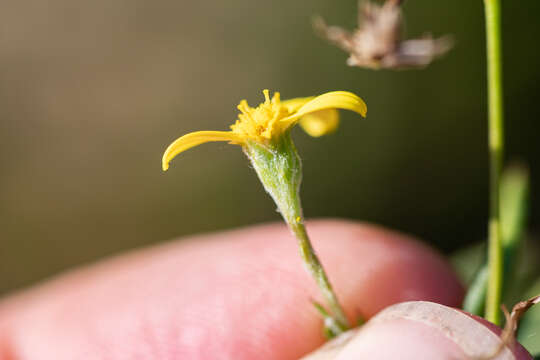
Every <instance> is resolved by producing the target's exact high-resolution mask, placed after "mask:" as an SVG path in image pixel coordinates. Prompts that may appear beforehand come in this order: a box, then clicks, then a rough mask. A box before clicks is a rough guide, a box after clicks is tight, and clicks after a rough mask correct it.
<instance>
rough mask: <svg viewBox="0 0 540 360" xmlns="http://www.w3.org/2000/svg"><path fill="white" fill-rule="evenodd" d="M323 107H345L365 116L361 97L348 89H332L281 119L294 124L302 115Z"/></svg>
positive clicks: (364, 105)
mask: <svg viewBox="0 0 540 360" xmlns="http://www.w3.org/2000/svg"><path fill="white" fill-rule="evenodd" d="M324 109H345V110H351V111H354V112H356V113H358V114H360V115H362V116H364V117H365V116H366V113H367V106H366V104H365V103H364V101H363V100H362V99H360V98H359V97H358V96H356V95H355V94H353V93H351V92H348V91H332V92H329V93H326V94H323V95H320V96H317V97H316V98H314V99H312V100H311V101H308V102H307V103H305V104H304V105H302V106H301V107H300V108H298V111H297V112H296V113H295V114H292V115H290V116H288V117H286V118H283V119H282V120H281V121H283V122H285V123H286V126H292V125H294V124H295V123H296V122H297V121H298V120H299V119H300V118H301V117H302V116H304V115H307V114H309V113H312V112H315V111H319V110H324Z"/></svg>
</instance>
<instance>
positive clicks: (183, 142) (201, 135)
mask: <svg viewBox="0 0 540 360" xmlns="http://www.w3.org/2000/svg"><path fill="white" fill-rule="evenodd" d="M210 141H231V142H234V143H241V142H242V140H241V139H239V138H238V136H236V135H234V134H233V133H232V132H231V131H195V132H192V133H189V134H186V135H184V136H181V137H179V138H178V139H176V140H175V141H174V142H173V143H172V144H171V145H169V147H168V148H167V150H165V153H164V154H163V158H162V160H161V164H162V167H163V171H166V170H167V169H168V168H169V163H170V162H171V160H172V159H174V157H175V156H176V155H178V154H180V153H181V152H183V151H186V150H188V149H191V148H192V147H194V146H197V145H201V144H204V143H206V142H210Z"/></svg>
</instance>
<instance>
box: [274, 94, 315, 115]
mask: <svg viewBox="0 0 540 360" xmlns="http://www.w3.org/2000/svg"><path fill="white" fill-rule="evenodd" d="M313 99H315V96H309V97H302V98H294V99H289V100H283V101H282V102H281V105H283V106H285V107H286V108H287V110H289V113H291V114H292V113H295V112H297V111H298V109H300V108H301V107H302V106H304V105H305V104H306V103H307V102H308V101H311V100H313Z"/></svg>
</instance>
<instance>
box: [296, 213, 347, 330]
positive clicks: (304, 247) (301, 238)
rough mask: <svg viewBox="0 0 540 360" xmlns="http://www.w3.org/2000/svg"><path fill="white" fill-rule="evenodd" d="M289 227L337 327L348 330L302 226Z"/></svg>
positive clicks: (299, 224) (324, 273) (343, 315)
mask: <svg viewBox="0 0 540 360" xmlns="http://www.w3.org/2000/svg"><path fill="white" fill-rule="evenodd" d="M289 225H290V227H291V230H292V231H293V232H294V235H295V236H296V238H297V239H298V245H299V246H300V255H301V256H302V260H303V261H304V264H305V265H306V267H307V270H308V271H309V273H310V274H311V276H312V277H313V278H314V279H315V281H316V282H317V285H318V286H319V289H320V290H321V292H322V294H323V296H324V298H325V300H326V303H327V304H328V306H329V308H330V311H331V312H332V314H333V315H334V317H335V319H336V320H337V321H338V322H339V325H341V327H342V328H343V330H345V329H348V328H349V327H350V325H349V321H348V320H347V317H346V316H345V313H344V311H343V309H342V308H341V305H340V304H339V301H338V299H337V297H336V294H335V293H334V290H333V289H332V284H330V281H329V280H328V276H327V275H326V272H325V271H324V268H323V266H322V265H321V262H320V261H319V258H318V257H317V254H316V253H315V250H314V249H313V246H311V242H310V241H309V238H308V235H307V232H306V228H305V226H304V224H303V223H301V222H296V221H295V222H289Z"/></svg>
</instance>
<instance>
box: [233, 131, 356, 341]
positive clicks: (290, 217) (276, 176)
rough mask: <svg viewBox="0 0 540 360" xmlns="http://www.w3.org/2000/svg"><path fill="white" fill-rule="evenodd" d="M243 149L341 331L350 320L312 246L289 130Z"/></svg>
mask: <svg viewBox="0 0 540 360" xmlns="http://www.w3.org/2000/svg"><path fill="white" fill-rule="evenodd" d="M244 152H245V153H246V155H247V156H248V158H249V159H250V160H251V164H252V165H253V168H254V169H255V171H256V172H257V175H258V176H259V179H260V180H261V182H262V184H263V186H264V188H265V190H266V191H267V192H268V193H269V194H270V196H271V197H272V199H274V202H275V203H276V205H277V207H278V209H279V212H280V213H281V215H282V216H283V219H284V220H285V222H286V223H287V225H288V226H289V228H290V229H291V231H292V232H293V234H294V235H295V237H296V239H297V241H298V244H299V247H300V255H301V256H302V260H303V261H304V265H305V267H306V269H307V270H308V272H309V273H310V274H311V276H312V277H313V279H314V280H315V282H316V283H317V286H318V287H319V289H320V290H321V292H322V295H323V297H324V299H325V302H326V305H327V306H328V308H329V309H330V313H331V314H330V315H331V316H332V318H333V320H334V321H333V323H335V324H336V326H335V328H338V329H341V331H344V330H347V329H348V328H349V327H350V326H349V322H348V321H347V318H346V316H345V313H344V312H343V309H342V307H341V305H340V304H339V302H338V300H337V296H336V295H335V293H334V290H333V289H332V285H331V284H330V281H329V280H328V276H327V275H326V272H325V271H324V268H323V266H322V264H321V262H320V261H319V258H318V257H317V255H316V253H315V250H314V249H313V247H312V246H311V242H310V241H309V237H308V235H307V232H306V228H305V226H304V216H303V214H302V205H301V202H300V194H299V190H300V184H301V182H302V161H301V160H300V157H299V156H298V153H297V151H296V147H295V146H294V143H293V142H292V140H291V137H290V134H289V133H288V132H287V133H285V134H282V135H281V136H279V137H278V138H277V139H273V140H272V141H269V142H268V144H261V143H257V142H249V143H247V144H246V145H245V146H244ZM334 333H335V331H334Z"/></svg>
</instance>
